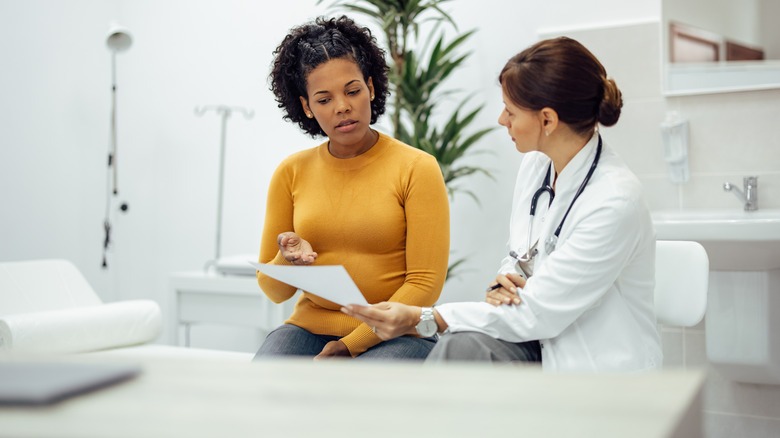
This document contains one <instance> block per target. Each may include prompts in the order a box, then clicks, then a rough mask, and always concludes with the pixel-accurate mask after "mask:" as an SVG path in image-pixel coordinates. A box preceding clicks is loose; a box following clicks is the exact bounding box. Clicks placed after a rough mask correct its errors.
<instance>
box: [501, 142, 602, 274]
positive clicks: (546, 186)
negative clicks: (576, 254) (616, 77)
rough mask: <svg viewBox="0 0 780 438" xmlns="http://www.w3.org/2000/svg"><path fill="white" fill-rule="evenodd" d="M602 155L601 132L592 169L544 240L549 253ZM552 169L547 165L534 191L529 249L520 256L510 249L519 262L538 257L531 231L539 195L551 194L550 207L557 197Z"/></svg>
mask: <svg viewBox="0 0 780 438" xmlns="http://www.w3.org/2000/svg"><path fill="white" fill-rule="evenodd" d="M600 157H601V134H599V143H598V146H596V156H595V157H594V158H593V164H591V165H590V169H588V173H587V174H586V175H585V179H583V180H582V184H580V188H579V189H577V193H575V194H574V199H572V200H571V203H570V204H569V208H568V209H567V210H566V214H564V215H563V219H561V223H560V224H558V228H556V229H555V233H554V234H553V235H551V236H550V237H548V238H547V239H545V241H544V250H545V251H547V254H548V255H549V254H552V252H553V251H555V246H556V245H557V244H558V236H559V235H560V234H561V229H562V228H563V223H564V222H565V221H566V217H567V216H569V212H570V211H571V208H572V206H573V205H574V201H576V200H577V198H579V197H580V195H581V194H582V191H583V190H585V186H586V185H587V184H588V181H590V177H592V176H593V171H595V170H596V165H597V164H598V162H599V158H600ZM551 170H552V163H550V165H549V166H548V167H547V173H546V174H545V176H544V181H542V185H541V186H539V188H538V189H537V190H536V192H534V196H533V197H532V198H531V212H530V215H531V218H530V220H529V222H528V238H527V240H526V242H527V246H526V248H528V250H527V251H526V253H525V254H524V255H522V256H518V255H517V253H516V252H515V251H510V252H509V255H510V256H511V257H512V258H514V259H515V260H517V261H518V262H523V263H527V262H529V261H531V260H532V259H533V258H534V257H536V254H538V253H539V249H538V248H536V244H537V243H539V241H538V240H537V241H536V243H534V245H533V246H531V232H532V230H533V224H534V215H535V214H536V205H537V204H538V203H539V197H540V196H542V194H544V193H547V195H548V196H549V198H550V199H549V200H548V201H547V207H548V208H549V207H550V205H551V204H552V202H553V198H555V191H554V190H553V188H552V186H550V171H551Z"/></svg>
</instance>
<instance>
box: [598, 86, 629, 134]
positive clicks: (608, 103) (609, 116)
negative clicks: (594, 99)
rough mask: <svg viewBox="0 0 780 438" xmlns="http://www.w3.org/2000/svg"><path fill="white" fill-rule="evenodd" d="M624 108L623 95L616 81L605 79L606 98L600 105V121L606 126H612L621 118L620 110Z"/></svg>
mask: <svg viewBox="0 0 780 438" xmlns="http://www.w3.org/2000/svg"><path fill="white" fill-rule="evenodd" d="M621 108H623V95H622V93H621V92H620V89H618V87H617V84H615V80H614V79H612V78H605V79H604V98H603V99H602V100H601V104H600V105H599V115H598V121H599V123H601V124H602V125H604V126H612V125H614V124H616V123H617V121H618V119H619V118H620V109H621Z"/></svg>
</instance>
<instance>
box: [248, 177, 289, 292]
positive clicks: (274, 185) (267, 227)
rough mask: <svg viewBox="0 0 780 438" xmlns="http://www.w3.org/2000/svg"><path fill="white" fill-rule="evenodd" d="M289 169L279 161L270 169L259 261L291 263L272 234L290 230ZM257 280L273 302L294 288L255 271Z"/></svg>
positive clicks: (275, 236)
mask: <svg viewBox="0 0 780 438" xmlns="http://www.w3.org/2000/svg"><path fill="white" fill-rule="evenodd" d="M292 178H293V170H292V169H291V168H290V166H288V165H286V163H282V164H281V165H279V167H278V168H277V169H276V171H274V174H273V176H272V177H271V182H270V185H269V187H268V198H267V201H266V209H265V222H264V225H263V234H262V237H261V241H260V257H259V259H258V261H259V262H260V263H271V264H275V265H289V264H291V263H290V262H288V261H287V260H285V259H284V257H282V255H281V253H280V252H279V247H278V245H277V243H276V238H277V236H278V235H279V233H283V232H286V231H293V229H294V228H293V199H292ZM257 283H258V284H259V285H260V288H261V289H262V290H263V292H264V293H265V294H266V296H268V298H270V299H271V301H273V302H274V303H281V302H284V301H286V300H288V299H290V298H291V297H292V296H293V295H295V293H296V292H297V288H295V287H294V286H290V285H289V284H286V283H282V282H281V281H278V280H275V279H273V278H271V277H268V276H267V275H265V274H262V273H260V272H259V271H258V272H257Z"/></svg>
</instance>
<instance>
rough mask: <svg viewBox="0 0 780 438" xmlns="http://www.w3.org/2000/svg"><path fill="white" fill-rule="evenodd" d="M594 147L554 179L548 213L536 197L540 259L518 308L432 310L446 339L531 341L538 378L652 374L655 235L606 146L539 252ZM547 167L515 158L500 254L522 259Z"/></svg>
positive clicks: (511, 266)
mask: <svg viewBox="0 0 780 438" xmlns="http://www.w3.org/2000/svg"><path fill="white" fill-rule="evenodd" d="M597 143H598V135H594V136H593V138H592V139H591V140H590V141H589V142H588V144H587V145H586V146H585V147H584V148H583V149H582V150H581V151H580V152H579V153H578V154H577V155H576V156H575V157H574V158H573V159H572V160H571V161H570V162H569V164H568V165H567V166H566V167H565V168H564V169H563V172H561V173H560V175H559V176H558V181H557V183H556V190H555V200H554V201H553V203H552V205H551V206H550V208H549V210H548V208H547V202H548V201H547V199H548V198H547V196H546V195H544V196H542V197H541V198H540V201H539V206H538V207H537V210H536V215H535V216H534V218H535V219H534V226H533V235H532V240H531V245H533V242H534V241H535V240H536V239H537V237H538V238H539V245H538V248H539V253H538V255H537V256H536V260H535V263H534V274H533V276H532V277H531V278H530V279H529V280H528V282H527V284H526V286H525V288H523V289H522V290H520V291H519V292H520V297H521V299H522V304H520V305H517V306H514V305H512V306H508V305H504V306H498V307H496V306H492V305H490V304H487V303H485V302H474V303H448V304H442V305H438V306H436V309H437V311H438V312H439V314H440V315H441V316H442V318H443V319H444V320H445V321H446V322H447V324H448V326H449V328H448V329H447V331H448V332H453V333H454V332H462V331H476V332H481V333H485V334H487V335H490V336H492V337H494V338H497V339H502V340H505V341H509V342H521V341H530V340H537V339H538V340H539V341H540V342H541V345H542V367H543V368H544V369H545V370H552V371H599V372H601V371H618V372H619V371H639V370H646V369H653V368H659V367H660V366H661V364H662V359H663V355H662V351H661V342H660V337H659V334H658V330H657V325H656V320H655V314H654V310H653V287H654V272H655V232H654V229H653V224H652V221H651V218H650V213H649V211H648V208H647V206H646V204H645V201H644V198H643V196H642V187H641V184H640V182H639V181H638V180H637V178H636V177H635V176H634V174H633V173H631V171H630V170H629V169H628V167H626V165H625V164H624V163H623V161H622V160H621V159H620V157H618V156H617V155H616V154H615V153H614V152H612V151H611V150H610V149H609V148H608V147H607V145H606V144H604V145H603V150H602V153H601V158H600V160H599V162H598V165H597V167H596V170H595V172H594V174H593V176H592V178H591V180H590V182H589V183H588V185H587V186H586V188H585V190H584V191H583V192H582V194H581V195H580V197H579V198H578V199H577V201H576V202H575V203H574V206H573V207H572V209H571V212H570V213H569V215H568V217H567V218H566V221H565V223H564V226H563V229H562V231H561V233H560V236H559V240H558V243H557V246H556V249H555V250H554V251H553V252H552V253H551V254H550V255H548V254H547V253H546V251H545V249H544V240H545V239H546V238H547V237H548V236H550V235H552V234H553V233H554V232H555V229H556V228H557V227H558V224H559V223H560V221H561V219H562V218H563V216H564V214H565V212H566V210H567V209H568V207H569V204H570V203H571V201H572V198H573V197H574V193H575V192H576V191H577V189H578V188H579V186H580V184H581V183H582V181H583V179H584V178H585V175H586V174H587V172H588V169H589V168H590V166H591V163H592V162H593V158H594V157H595V153H596V145H597ZM549 163H550V159H549V158H548V157H547V156H546V155H544V154H541V153H539V152H531V153H527V154H525V156H524V157H523V160H522V162H521V164H520V169H519V171H518V174H517V183H516V186H515V195H514V203H513V207H512V215H511V221H510V229H509V242H508V248H507V252H509V251H510V250H514V251H516V252H517V253H518V254H524V253H525V251H526V249H527V248H526V247H527V243H526V242H527V232H528V225H529V219H530V215H529V209H530V205H531V198H532V196H533V194H534V192H535V191H536V190H537V189H538V188H539V186H540V184H541V182H542V180H543V179H544V173H545V172H546V170H547V168H548V165H549ZM553 172H554V170H553ZM553 177H554V173H553V174H551V179H550V181H553ZM513 271H517V272H519V270H516V268H515V260H514V259H512V258H510V257H509V256H507V257H506V258H505V259H504V261H503V264H502V266H501V269H500V270H499V272H501V273H507V272H513Z"/></svg>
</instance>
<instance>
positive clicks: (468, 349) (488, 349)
mask: <svg viewBox="0 0 780 438" xmlns="http://www.w3.org/2000/svg"><path fill="white" fill-rule="evenodd" d="M426 361H427V362H441V361H487V362H541V361H542V350H541V347H540V345H539V341H528V342H518V343H515V342H507V341H502V340H500V339H495V338H493V337H492V336H488V335H486V334H484V333H477V332H458V333H449V334H446V335H443V336H442V337H441V338H439V342H437V343H436V346H435V347H433V350H431V352H430V354H428V358H427V359H426Z"/></svg>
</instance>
